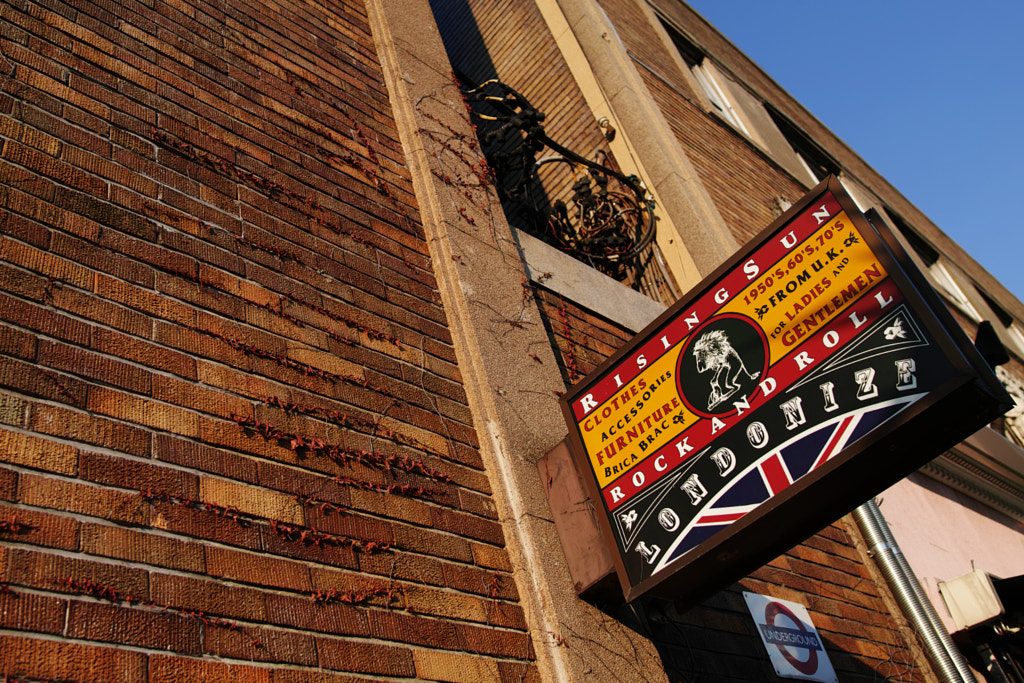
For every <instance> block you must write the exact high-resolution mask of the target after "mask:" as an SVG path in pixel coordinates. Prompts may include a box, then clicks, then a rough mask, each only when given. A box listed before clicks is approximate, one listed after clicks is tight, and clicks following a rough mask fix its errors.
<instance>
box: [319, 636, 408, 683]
mask: <svg viewBox="0 0 1024 683" xmlns="http://www.w3.org/2000/svg"><path fill="white" fill-rule="evenodd" d="M317 650H318V651H319V653H320V665H321V666H323V667H325V668H328V669H334V670H337V671H352V672H356V673H367V674H378V675H381V676H409V677H411V676H415V675H416V667H415V666H414V665H413V661H412V651H410V650H409V649H407V648H398V647H388V646H385V645H376V644H373V643H364V642H351V641H345V640H335V639H327V638H322V639H319V640H318V641H317Z"/></svg>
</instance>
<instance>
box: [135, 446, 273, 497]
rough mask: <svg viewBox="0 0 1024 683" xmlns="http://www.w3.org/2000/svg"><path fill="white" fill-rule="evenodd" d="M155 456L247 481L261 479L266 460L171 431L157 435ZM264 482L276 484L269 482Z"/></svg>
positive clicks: (251, 481)
mask: <svg viewBox="0 0 1024 683" xmlns="http://www.w3.org/2000/svg"><path fill="white" fill-rule="evenodd" d="M153 457H155V458H156V459H157V460H163V461H165V462H169V463H174V464H175V465H181V466H182V467H188V468H190V469H194V470H199V471H202V472H209V473H211V474H219V475H222V476H225V477H228V478H229V479H233V480H235V481H246V482H249V483H252V484H255V483H257V482H258V481H259V477H258V476H257V467H259V466H262V465H263V464H264V463H262V462H260V461H254V460H253V459H252V458H249V457H246V456H244V455H238V454H237V453H232V452H231V451H227V450H222V449H217V448H212V447H210V446H205V445H203V444H199V443H195V442H193V441H186V440H185V439H177V438H175V437H173V436H170V435H167V434H158V435H157V436H156V445H155V449H154V456H153ZM260 483H262V482H260ZM263 485H264V486H268V487H269V488H276V487H274V486H271V485H269V484H263ZM278 490H280V489H278Z"/></svg>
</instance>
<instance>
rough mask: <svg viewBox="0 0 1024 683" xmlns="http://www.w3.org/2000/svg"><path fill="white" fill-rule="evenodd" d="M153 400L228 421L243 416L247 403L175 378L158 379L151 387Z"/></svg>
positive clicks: (229, 395) (247, 406)
mask: <svg viewBox="0 0 1024 683" xmlns="http://www.w3.org/2000/svg"><path fill="white" fill-rule="evenodd" d="M153 398H155V399H158V400H161V401H166V402H167V403H173V404H175V405H179V406H183V407H185V408H190V409H192V410H197V411H199V412H202V413H207V414H209V415H215V416H217V417H222V418H225V419H228V418H230V417H231V415H232V414H244V413H245V412H246V411H247V410H248V408H249V405H250V403H249V401H246V400H244V399H241V398H238V397H237V396H233V395H231V394H227V393H224V392H221V391H217V390H215V389H209V388H207V387H204V386H200V385H197V384H195V383H192V382H185V381H182V380H180V379H177V378H176V377H160V378H158V379H157V380H156V382H155V384H154V385H153Z"/></svg>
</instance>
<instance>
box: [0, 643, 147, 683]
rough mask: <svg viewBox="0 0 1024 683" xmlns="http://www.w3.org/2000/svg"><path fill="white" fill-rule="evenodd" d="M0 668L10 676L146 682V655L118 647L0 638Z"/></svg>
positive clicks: (126, 682) (127, 682)
mask: <svg viewBox="0 0 1024 683" xmlns="http://www.w3.org/2000/svg"><path fill="white" fill-rule="evenodd" d="M0 669H2V670H3V672H4V673H5V674H6V675H8V676H11V677H14V676H19V677H25V678H31V679H52V680H61V681H118V683H146V681H147V666H146V655H145V654H144V653H142V652H133V651H131V650H125V649H123V648H119V647H100V646H95V645H83V644H80V643H69V642H64V641H58V640H39V639H35V638H32V637H20V636H12V635H0Z"/></svg>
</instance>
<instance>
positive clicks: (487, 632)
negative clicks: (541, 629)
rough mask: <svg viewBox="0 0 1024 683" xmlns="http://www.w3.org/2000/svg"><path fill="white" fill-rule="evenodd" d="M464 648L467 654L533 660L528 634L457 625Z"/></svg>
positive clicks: (531, 645) (531, 644)
mask: <svg viewBox="0 0 1024 683" xmlns="http://www.w3.org/2000/svg"><path fill="white" fill-rule="evenodd" d="M458 628H459V633H460V635H461V641H462V643H463V645H462V647H464V648H465V649H466V650H467V651H469V652H475V653H477V654H482V655H491V656H493V657H502V658H509V659H533V658H534V652H533V643H532V642H531V640H530V635H529V634H528V633H519V632H515V631H501V630H498V629H495V628H488V627H481V626H472V625H470V624H459V626H458Z"/></svg>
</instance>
